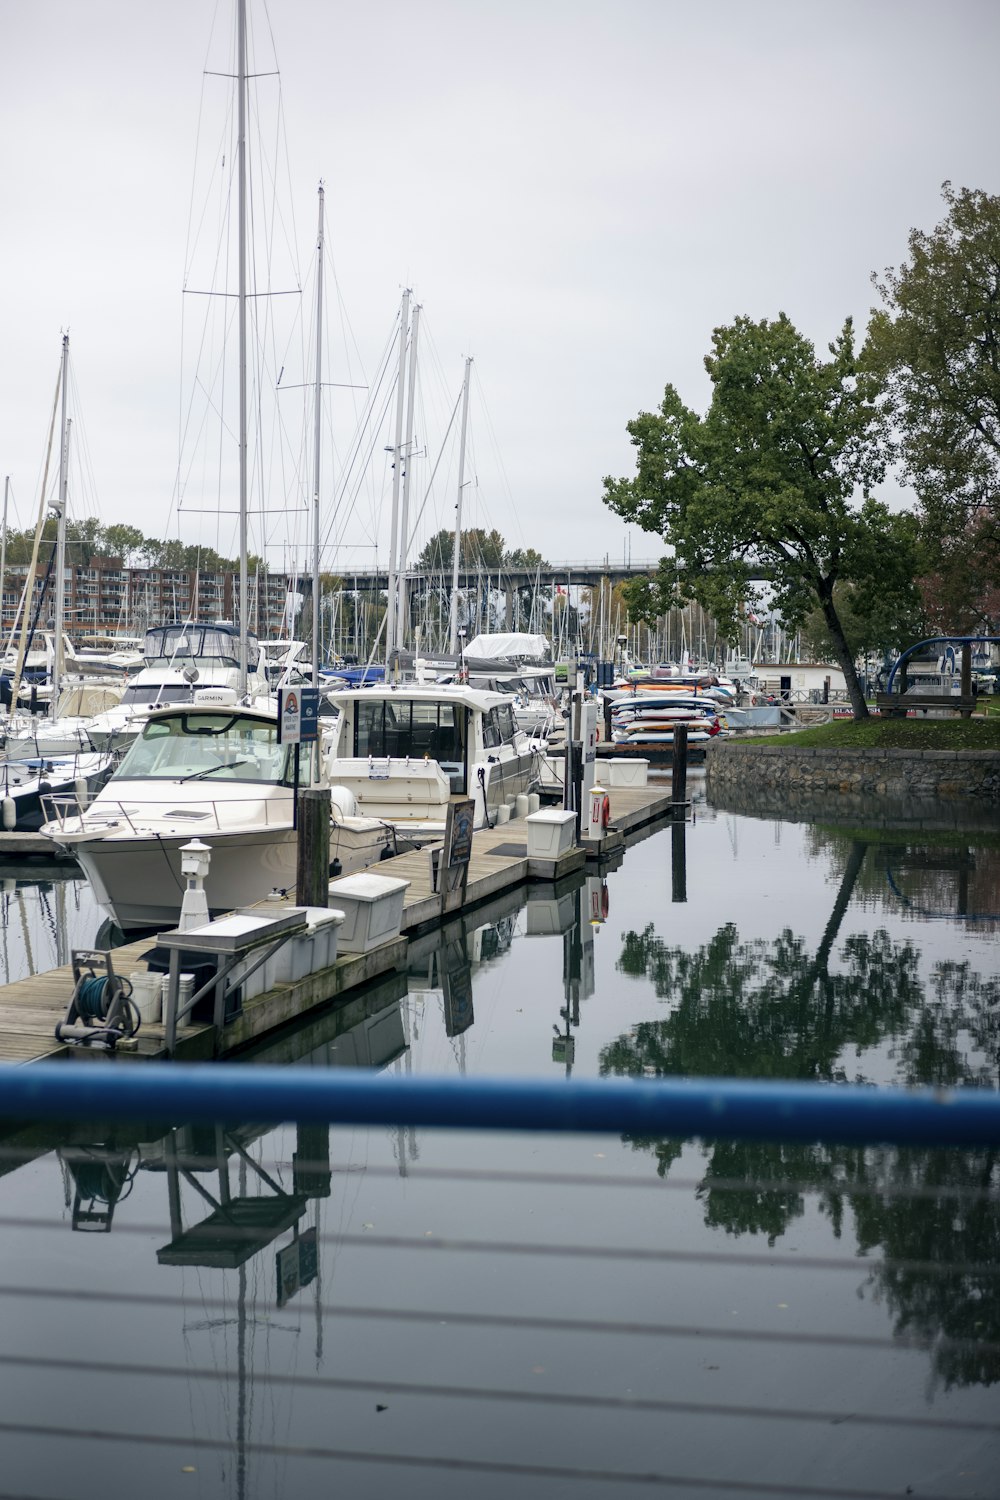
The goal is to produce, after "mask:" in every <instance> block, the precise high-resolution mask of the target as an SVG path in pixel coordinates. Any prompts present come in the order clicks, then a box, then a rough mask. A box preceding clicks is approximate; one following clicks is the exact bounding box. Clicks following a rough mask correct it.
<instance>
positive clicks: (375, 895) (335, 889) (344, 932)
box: [330, 872, 410, 953]
mask: <svg viewBox="0 0 1000 1500" xmlns="http://www.w3.org/2000/svg"><path fill="white" fill-rule="evenodd" d="M409 884H410V882H409V881H408V880H399V879H397V878H396V877H395V876H393V875H369V874H368V873H367V872H365V873H362V874H360V875H347V876H345V878H344V879H343V880H335V881H334V882H333V883H332V885H331V886H330V900H331V901H335V902H336V903H337V909H338V910H339V911H342V912H343V914H344V920H343V923H342V925H341V927H340V929H339V933H338V949H339V951H340V952H341V953H367V952H368V950H369V949H370V948H377V947H378V945H379V944H380V943H387V942H388V941H389V940H390V938H394V937H398V936H399V929H400V926H401V925H402V921H403V897H404V896H405V894H406V890H407V887H408V886H409Z"/></svg>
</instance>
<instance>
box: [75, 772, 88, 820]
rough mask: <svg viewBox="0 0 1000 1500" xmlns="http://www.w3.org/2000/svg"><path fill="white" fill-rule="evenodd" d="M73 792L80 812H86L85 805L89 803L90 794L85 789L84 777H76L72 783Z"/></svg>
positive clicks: (85, 780) (85, 779) (85, 781)
mask: <svg viewBox="0 0 1000 1500" xmlns="http://www.w3.org/2000/svg"><path fill="white" fill-rule="evenodd" d="M73 791H74V793H75V794H76V805H77V807H78V808H79V809H80V811H81V812H86V810H87V803H88V802H89V801H90V792H89V791H88V789H87V778H86V776H78V777H77V778H76V780H75V781H74V782H73Z"/></svg>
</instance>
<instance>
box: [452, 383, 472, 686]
mask: <svg viewBox="0 0 1000 1500" xmlns="http://www.w3.org/2000/svg"><path fill="white" fill-rule="evenodd" d="M471 369H472V356H471V354H470V355H468V356H467V358H466V361H465V379H464V381H463V382H462V434H461V437H460V438H459V444H458V500H457V501H456V504H455V549H454V551H455V555H454V557H453V558H452V560H451V643H450V645H449V648H448V649H449V651H450V653H451V655H452V656H457V655H458V569H459V565H460V562H461V553H462V491H463V489H464V488H465V437H466V433H467V431H468V427H469V371H470V370H471Z"/></svg>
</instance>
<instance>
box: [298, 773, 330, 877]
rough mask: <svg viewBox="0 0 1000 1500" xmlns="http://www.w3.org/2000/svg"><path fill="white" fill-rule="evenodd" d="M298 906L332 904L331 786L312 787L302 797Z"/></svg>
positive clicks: (300, 800) (300, 805)
mask: <svg viewBox="0 0 1000 1500" xmlns="http://www.w3.org/2000/svg"><path fill="white" fill-rule="evenodd" d="M295 901H296V904H297V905H298V906H329V905H330V788H329V787H328V786H311V787H307V788H306V790H305V791H304V792H303V793H302V794H301V795H300V797H299V846H298V859H297V863H296V869H295Z"/></svg>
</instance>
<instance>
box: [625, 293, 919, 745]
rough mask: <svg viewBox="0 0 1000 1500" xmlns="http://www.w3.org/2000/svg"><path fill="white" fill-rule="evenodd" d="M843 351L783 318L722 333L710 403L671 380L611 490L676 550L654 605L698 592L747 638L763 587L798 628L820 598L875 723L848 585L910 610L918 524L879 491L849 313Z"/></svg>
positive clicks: (638, 427) (649, 600)
mask: <svg viewBox="0 0 1000 1500" xmlns="http://www.w3.org/2000/svg"><path fill="white" fill-rule="evenodd" d="M829 355H830V357H829V358H828V359H821V358H818V357H817V354H816V351H815V349H814V347H813V345H812V344H811V343H810V342H809V340H808V339H806V338H805V337H804V336H803V335H802V334H801V333H799V332H798V330H797V329H796V328H795V327H794V326H793V324H792V323H791V321H790V320H789V319H788V318H787V317H786V316H785V314H784V313H782V314H780V315H779V317H778V318H777V319H776V320H775V321H773V322H769V321H766V320H764V321H761V322H759V323H755V322H753V321H752V320H751V319H749V318H738V319H737V320H736V321H735V322H734V323H733V324H731V325H730V326H729V327H725V328H717V329H716V330H715V332H714V334H713V336H712V352H711V353H710V354H709V355H708V356H707V358H706V360H705V368H706V369H707V371H708V374H709V376H710V377H711V381H712V399H711V402H710V404H709V407H708V410H707V412H706V413H705V415H704V416H699V415H698V414H697V413H696V412H694V411H692V410H691V409H690V408H688V407H686V406H685V405H684V403H683V402H682V401H681V398H680V396H679V395H678V393H677V391H676V390H675V388H674V387H673V386H671V385H668V386H667V388H666V392H665V394H664V398H663V403H662V405H661V407H660V410H659V411H658V412H641V413H640V414H639V416H638V417H636V418H635V420H634V421H632V422H630V423H629V424H628V431H629V434H630V436H631V438H632V442H633V444H634V445H635V447H636V448H637V450H638V455H637V472H636V475H635V477H634V478H632V479H612V478H608V479H605V481H604V491H605V493H604V500H605V504H607V505H608V506H610V507H611V509H612V510H614V511H616V512H617V513H618V514H619V515H620V516H622V517H624V518H625V519H626V520H628V521H632V522H636V523H638V524H639V525H640V526H642V527H643V528H644V530H646V531H653V532H656V533H658V534H659V535H660V536H661V537H662V538H663V540H664V542H665V543H666V544H667V547H668V548H669V549H670V552H671V554H672V555H670V556H668V557H667V558H666V559H665V560H664V562H663V563H662V564H661V566H660V572H659V575H658V576H657V578H656V579H655V580H654V582H653V583H652V584H651V585H647V586H646V590H645V595H646V596H645V599H644V600H642V601H639V603H640V607H641V608H645V609H647V610H648V609H650V608H655V609H656V610H657V611H658V612H661V613H662V612H663V611H664V610H666V609H668V608H672V607H675V606H676V605H678V604H682V603H684V602H687V601H689V600H692V599H693V600H696V601H697V602H698V603H699V604H701V605H702V606H703V608H704V609H706V610H707V611H709V613H711V614H712V615H714V616H715V618H716V619H717V620H718V621H719V623H720V625H721V626H722V627H723V629H728V630H730V631H731V632H732V634H733V635H735V633H736V626H737V622H738V620H739V619H740V618H741V616H742V612H743V611H744V609H745V608H746V606H747V604H748V603H754V602H759V603H762V602H763V599H764V597H765V589H766V595H767V597H769V599H770V602H771V604H772V607H774V608H776V609H777V611H778V612H779V614H780V616H781V618H782V620H783V621H784V623H785V625H786V626H788V627H789V628H793V627H797V626H798V625H799V624H800V623H801V622H802V621H803V620H804V619H805V617H806V616H807V615H808V613H809V612H810V610H812V609H817V608H818V609H819V611H820V613H821V615H822V618H823V621H824V624H825V626H826V629H827V631H828V633H829V638H830V644H831V649H832V652H833V655H834V658H835V660H836V661H837V664H838V665H839V666H840V668H841V670H842V671H843V673H844V677H845V680H846V682H847V689H848V693H849V696H850V700H851V706H852V709H853V712H854V716H855V718H865V717H866V716H867V713H868V709H867V706H866V704H865V699H864V694H863V692H862V688H861V684H860V681H859V679H858V674H857V671H856V669H855V663H854V653H853V651H852V649H851V645H850V643H849V642H848V640H847V638H846V635H845V631H844V627H843V623H842V621H841V619H840V615H839V612H838V608H837V599H836V596H835V590H836V587H837V585H838V584H844V583H853V584H854V585H855V586H856V587H857V588H858V589H860V590H861V591H868V590H872V591H875V590H877V591H878V592H879V595H880V597H881V599H882V600H883V602H885V603H888V602H890V601H897V602H898V603H899V604H900V606H901V607H904V606H905V607H906V608H910V607H912V604H913V599H914V583H913V579H914V577H915V575H916V572H917V571H918V569H917V565H916V556H917V554H916V545H917V538H916V523H915V521H914V518H913V517H912V516H910V515H909V514H906V513H901V512H893V511H891V510H889V508H888V507H887V506H886V505H884V504H882V503H881V502H879V501H878V500H876V499H875V498H874V495H873V490H874V488H875V486H876V485H877V484H878V483H879V482H880V481H881V480H882V479H883V478H884V475H885V471H886V468H887V466H888V463H889V461H890V458H891V443H890V437H889V432H888V427H887V420H886V416H885V413H884V409H883V407H884V403H883V402H882V400H881V395H882V390H881V383H880V380H879V377H878V376H877V374H876V373H875V372H874V371H872V370H870V369H867V368H864V367H862V365H861V363H860V361H859V359H858V357H857V354H856V351H855V340H854V330H853V327H852V324H851V321H850V319H848V320H847V322H846V323H845V324H844V327H843V329H842V331H841V333H840V335H839V337H838V338H837V339H836V341H835V342H834V343H833V344H831V345H830V348H829ZM761 579H764V580H766V585H762V584H761V582H760V581H759V580H761ZM755 580H757V581H756V582H755ZM633 604H635V601H633Z"/></svg>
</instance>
